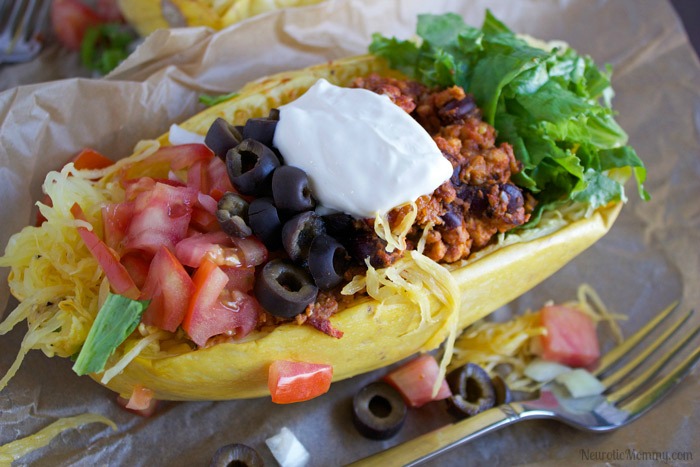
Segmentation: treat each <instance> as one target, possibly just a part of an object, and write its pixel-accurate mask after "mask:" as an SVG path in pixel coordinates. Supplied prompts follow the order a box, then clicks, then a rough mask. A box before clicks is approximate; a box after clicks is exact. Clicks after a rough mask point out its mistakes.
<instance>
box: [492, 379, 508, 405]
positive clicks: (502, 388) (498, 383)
mask: <svg viewBox="0 0 700 467" xmlns="http://www.w3.org/2000/svg"><path fill="white" fill-rule="evenodd" d="M491 383H492V384H493V391H494V394H495V405H502V404H508V403H510V402H511V401H512V400H513V395H512V394H511V392H510V388H509V387H508V385H507V384H506V382H505V381H504V380H503V378H501V377H500V376H494V377H493V378H491Z"/></svg>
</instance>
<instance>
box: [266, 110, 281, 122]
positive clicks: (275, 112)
mask: <svg viewBox="0 0 700 467" xmlns="http://www.w3.org/2000/svg"><path fill="white" fill-rule="evenodd" d="M267 118H268V119H270V120H279V119H280V109H270V113H269V114H268V115H267Z"/></svg>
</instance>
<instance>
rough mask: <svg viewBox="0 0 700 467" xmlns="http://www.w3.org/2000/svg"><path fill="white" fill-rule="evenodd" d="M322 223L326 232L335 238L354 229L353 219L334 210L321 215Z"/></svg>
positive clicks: (348, 233) (342, 236)
mask: <svg viewBox="0 0 700 467" xmlns="http://www.w3.org/2000/svg"><path fill="white" fill-rule="evenodd" d="M323 224H324V225H325V226H326V232H328V234H329V235H331V236H332V237H335V238H341V239H342V238H344V237H347V236H348V235H350V234H351V233H352V231H353V230H355V227H354V224H355V219H353V217H352V216H351V215H349V214H345V213H343V212H336V213H333V214H326V215H325V216H323Z"/></svg>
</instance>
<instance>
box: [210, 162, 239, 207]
mask: <svg viewBox="0 0 700 467" xmlns="http://www.w3.org/2000/svg"><path fill="white" fill-rule="evenodd" d="M207 173H208V175H209V185H210V186H209V195H210V196H211V197H212V198H214V199H215V200H217V201H218V200H220V199H221V197H222V196H223V195H224V193H226V192H227V191H232V192H235V191H236V190H235V189H234V188H233V185H231V180H230V179H229V178H228V171H227V170H226V164H224V161H222V160H221V159H219V158H218V157H213V158H212V159H211V161H209V166H208V167H207Z"/></svg>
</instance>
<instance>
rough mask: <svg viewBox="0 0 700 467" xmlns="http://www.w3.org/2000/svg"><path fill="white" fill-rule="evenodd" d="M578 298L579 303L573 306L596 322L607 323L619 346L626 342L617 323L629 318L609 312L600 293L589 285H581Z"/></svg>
mask: <svg viewBox="0 0 700 467" xmlns="http://www.w3.org/2000/svg"><path fill="white" fill-rule="evenodd" d="M577 298H578V302H575V303H573V306H576V307H577V308H578V309H579V310H581V311H583V312H584V313H586V314H587V315H589V316H590V317H591V318H593V319H594V320H595V321H596V322H599V321H605V322H607V323H608V325H609V326H610V330H611V331H612V333H613V335H614V336H615V340H617V343H618V344H619V343H621V342H622V341H623V340H624V338H623V337H622V330H621V329H620V326H619V325H618V324H617V321H618V320H621V319H627V316H625V315H622V314H619V313H612V312H611V311H610V310H608V307H606V306H605V304H604V303H603V300H601V299H600V296H599V295H598V293H597V292H596V291H595V290H594V289H593V287H591V286H590V285H589V284H581V286H580V287H579V288H578V293H577Z"/></svg>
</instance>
